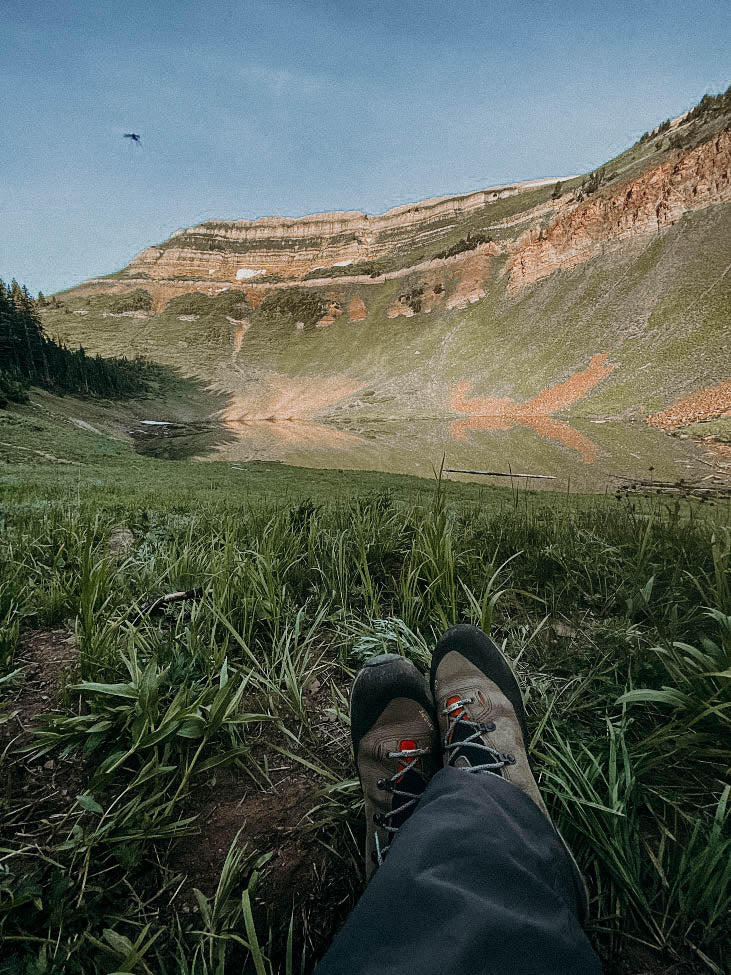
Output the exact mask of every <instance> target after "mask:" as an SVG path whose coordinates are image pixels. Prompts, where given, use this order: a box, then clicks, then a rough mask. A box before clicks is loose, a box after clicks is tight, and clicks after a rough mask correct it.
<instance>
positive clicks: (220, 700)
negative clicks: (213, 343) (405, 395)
mask: <svg viewBox="0 0 731 975" xmlns="http://www.w3.org/2000/svg"><path fill="white" fill-rule="evenodd" d="M105 463H106V462H105ZM139 464H140V467H139V468H137V469H135V470H132V471H130V472H129V473H128V475H127V477H126V479H125V477H124V476H123V475H121V473H120V470H121V468H120V469H114V467H113V464H111V465H110V467H111V473H110V475H109V478H108V480H107V481H106V482H105V481H103V480H101V481H100V480H99V477H101V473H100V472H101V469H102V467H103V465H100V466H99V468H98V469H97V470H94V471H87V470H84V472H83V474H82V475H79V473H78V472H71V476H70V477H68V478H67V479H64V477H63V476H62V478H61V479H59V480H58V481H57V482H56V484H55V486H54V484H53V482H52V474H53V473H54V472H55V473H59V472H58V468H53V469H52V468H49V472H50V473H48V474H44V467H43V465H42V464H39V465H34V466H32V467H28V468H27V473H28V474H29V477H28V478H27V479H26V480H25V482H24V484H23V485H22V487H21V486H20V485H19V484H18V482H17V480H16V479H14V478H13V476H12V472H10V471H8V473H7V474H6V475H5V476H4V478H3V486H2V492H1V493H0V525H2V532H3V537H4V558H3V560H2V561H1V562H0V660H1V662H2V663H1V666H0V695H2V697H1V698H0V700H2V702H3V704H2V711H0V721H4V724H3V726H2V728H3V729H4V730H5V731H7V732H8V734H7V735H6V736H5V738H4V745H3V750H2V752H0V754H1V755H2V759H1V761H2V765H0V775H1V777H2V781H3V783H4V788H3V791H2V799H1V800H0V823H1V824H2V825H0V835H2V837H3V839H2V843H0V846H1V847H2V850H1V852H0V938H2V939H3V940H4V945H5V948H4V955H3V960H2V962H0V971H2V972H14V973H15V972H18V973H20V972H22V973H28V975H30V973H34V975H35V973H36V972H47V973H56V972H59V973H60V972H64V973H66V972H68V973H76V972H78V973H82V972H83V973H92V972H93V973H102V972H109V971H130V972H155V973H157V972H171V973H172V972H189V973H201V975H202V973H213V972H216V973H225V972H229V971H230V972H234V971H236V972H238V971H252V972H256V973H257V975H258V973H260V972H290V971H299V970H300V964H302V965H303V966H304V969H305V970H308V969H309V968H310V967H311V966H312V963H313V962H314V960H315V959H316V957H317V956H318V954H320V953H321V952H322V951H323V950H324V948H325V947H326V945H327V942H328V939H329V938H330V937H331V935H332V933H333V929H334V928H335V927H336V926H337V924H338V923H339V922H340V921H341V920H342V917H343V913H344V911H345V910H346V909H347V907H348V906H349V905H350V904H352V903H353V901H354V899H355V898H356V897H357V895H358V893H359V891H360V889H361V888H362V883H363V879H362V872H361V871H362V867H361V863H360V855H359V850H358V846H359V841H358V837H359V833H360V831H361V830H362V825H361V819H360V817H361V803H360V797H359V794H358V790H357V785H356V783H355V782H354V780H353V769H352V767H351V765H350V757H349V749H348V724H347V705H346V693H347V687H348V685H349V683H350V680H351V678H352V675H353V673H354V672H355V670H356V669H357V667H358V666H359V665H360V662H361V660H362V659H363V658H364V656H366V655H367V654H369V653H372V652H379V651H382V650H394V649H396V650H397V651H398V652H401V653H404V654H406V655H409V656H411V657H412V658H413V659H414V660H415V662H416V663H417V665H419V666H421V667H425V666H426V664H427V661H428V648H429V647H430V646H432V645H433V643H434V640H435V639H436V638H437V637H438V635H439V633H440V632H441V631H442V630H443V629H444V627H445V626H447V625H449V624H451V623H453V622H455V621H458V620H464V621H472V622H475V623H477V624H479V625H481V626H483V627H484V628H485V629H487V630H490V631H491V632H492V635H493V637H494V638H495V639H496V640H497V641H498V642H499V643H500V644H501V645H502V646H503V647H504V649H505V652H506V653H507V654H508V656H509V657H510V658H511V660H512V661H513V663H514V666H515V667H516V669H517V670H518V672H519V674H520V677H521V679H522V682H523V686H524V687H525V688H526V691H527V709H528V714H529V723H530V731H531V735H532V740H531V751H532V754H533V757H534V759H535V762H536V767H537V769H538V773H539V776H540V784H541V788H542V790H543V792H544V795H545V796H546V800H547V802H548V804H549V806H550V808H551V810H552V813H553V815H554V817H555V819H556V822H557V824H558V825H559V827H560V828H561V830H562V832H563V833H564V835H565V836H566V838H567V839H568V841H569V842H570V844H571V845H572V847H573V848H574V850H575V852H576V855H577V858H578V860H579V862H580V864H581V866H582V869H583V870H584V871H585V873H586V875H587V877H588V881H589V885H590V890H591V896H592V911H591V915H592V922H591V927H590V932H591V936H592V938H593V939H594V941H595V943H596V945H597V947H598V949H599V950H600V952H601V953H602V955H603V957H604V958H605V960H606V962H607V965H608V970H609V971H618V970H619V968H618V966H619V965H620V963H621V961H622V959H625V960H627V958H628V957H631V956H632V955H633V952H635V951H636V946H637V945H638V944H639V945H647V946H651V948H652V949H654V950H655V951H656V952H657V953H658V954H657V957H658V958H665V959H666V960H671V961H677V962H678V963H681V962H682V964H684V965H685V966H686V967H685V968H681V969H679V970H684V971H687V972H690V971H699V972H700V971H703V972H712V973H720V972H723V971H725V970H727V966H728V964H729V961H730V960H731V959H730V958H729V956H728V953H727V947H728V941H727V939H726V937H725V934H726V933H727V930H726V928H725V922H726V917H727V911H728V907H729V880H730V879H731V876H730V871H729V866H728V864H729V862H730V860H729V853H731V840H730V839H729V836H728V831H727V825H728V796H729V789H728V786H726V785H724V780H725V777H726V775H727V769H728V766H729V760H730V759H731V755H730V754H729V749H728V742H729V732H730V731H731V728H729V715H731V699H730V697H729V665H730V664H731V660H730V659H729V658H730V656H731V619H730V615H729V614H731V597H730V594H729V587H728V561H729V546H730V542H729V533H728V529H726V528H725V527H724V524H723V518H722V512H719V511H718V510H717V509H713V508H703V509H697V508H696V507H694V506H691V505H686V504H684V503H677V504H673V505H667V504H665V503H663V502H661V501H659V500H654V501H650V500H646V501H643V500H642V499H637V500H635V501H634V502H629V501H626V500H625V501H622V502H618V501H615V500H614V499H606V498H598V499H597V498H595V499H589V498H577V499H576V500H573V499H566V498H565V497H564V496H552V495H549V496H544V497H540V498H538V497H534V496H531V495H523V494H511V493H510V492H500V491H493V492H483V493H482V494H480V493H478V490H477V489H476V488H474V487H472V486H462V485H459V486H458V485H450V486H449V493H447V490H446V486H444V485H442V486H441V487H440V486H438V485H437V486H436V487H430V488H428V489H427V490H426V491H425V490H424V482H415V483H416V484H417V485H419V483H420V489H419V491H418V492H417V490H416V488H414V487H413V486H412V487H411V488H409V483H410V479H406V478H404V479H394V480H392V481H391V480H389V479H388V478H387V477H384V476H381V477H380V480H372V481H368V479H367V478H366V479H365V480H364V479H363V478H361V477H360V476H359V477H357V478H356V477H354V476H350V478H348V476H347V475H342V480H341V483H342V484H343V485H345V483H346V482H347V481H348V480H349V481H350V489H349V490H343V491H342V492H341V493H340V494H339V496H338V495H337V494H334V493H333V491H334V483H333V481H332V480H331V479H330V478H331V477H332V473H331V472H309V480H305V479H304V477H302V476H299V477H298V475H297V473H296V472H295V473H294V476H293V477H292V478H291V479H289V480H288V479H287V477H286V475H287V473H288V471H287V469H286V468H280V472H281V475H284V476H283V477H282V479H280V475H278V474H277V472H276V467H277V465H270V468H269V470H268V471H267V470H266V465H261V467H260V469H259V471H258V474H256V473H255V471H254V470H253V469H252V470H251V471H250V472H249V473H248V474H247V475H246V478H247V481H248V482H249V486H250V489H249V490H248V491H247V493H246V494H245V495H244V494H241V493H237V492H235V491H232V490H231V485H232V484H233V483H234V482H233V478H232V477H230V475H226V477H224V474H223V472H222V471H221V472H219V473H211V472H205V473H203V472H202V471H201V468H204V467H205V468H208V467H212V468H218V467H219V466H222V465H201V464H198V465H195V464H193V465H190V464H189V465H182V464H181V465H172V464H171V465H168V467H169V468H170V469H171V471H172V472H171V474H170V475H169V477H168V479H165V478H164V476H163V469H164V467H165V465H164V464H162V463H158V462H154V461H150V460H146V459H139ZM46 466H48V465H46ZM65 470H66V469H64V472H63V475H64V476H65ZM153 472H154V473H153ZM74 474H75V477H76V482H77V487H76V490H75V491H74V490H73V489H72V481H73V476H74ZM257 477H258V482H259V487H258V490H255V489H254V487H253V485H254V483H255V482H256V480H257ZM374 477H375V476H374ZM201 478H204V479H205V478H211V479H212V480H211V481H210V482H209V488H208V490H203V489H202V487H203V483H204V481H202V480H200V479H201ZM227 478H230V479H227ZM115 480H116V481H117V490H116V491H115V490H109V489H110V488H111V487H112V482H113V481H115ZM318 480H319V482H320V490H319V492H318V491H317V490H316V488H317V484H318ZM144 482H148V484H149V482H152V485H151V486H144ZM389 483H391V484H392V485H393V487H394V490H393V491H388V490H384V488H386V487H387V485H388V484H389ZM374 488H375V489H376V490H373V489H374ZM478 499H481V500H480V503H476V502H477V501H478ZM120 529H123V530H124V532H126V533H127V541H126V542H125V545H124V546H123V548H122V549H121V550H120V549H119V548H118V547H117V548H115V545H114V543H113V538H114V537H115V534H117V535H118V533H119V531H120ZM193 587H201V596H200V598H199V599H197V600H193V601H190V602H184V603H180V604H173V605H171V607H170V608H169V609H168V610H166V611H165V612H164V613H163V614H161V615H157V616H150V615H148V614H146V613H145V612H144V611H142V607H143V605H144V603H145V601H146V600H148V599H149V598H151V597H154V596H156V595H159V594H160V593H162V592H169V591H174V590H178V589H180V590H184V589H190V588H193ZM51 628H56V629H58V628H62V629H63V632H64V633H71V634H72V635H73V639H72V641H71V642H72V645H73V646H74V647H75V657H74V660H73V661H72V662H71V663H70V664H69V666H68V667H67V668H66V669H65V670H63V671H61V672H60V673H56V675H55V677H54V681H55V683H54V686H53V687H52V688H51V689H50V691H49V694H50V701H49V702H48V703H47V704H44V705H42V711H43V713H42V714H39V715H38V716H37V717H35V718H34V717H32V716H31V717H28V714H27V709H28V701H29V699H30V697H32V695H33V693H34V691H33V687H34V684H33V679H35V678H33V679H32V675H33V673H34V672H33V670H32V667H33V657H32V648H33V646H34V645H35V644H34V640H35V639H36V635H37V634H39V633H41V634H43V633H47V632H48V631H49V629H51ZM56 639H58V637H56ZM29 696H30V697H29ZM14 711H19V718H20V721H21V724H20V725H18V724H17V720H16V719H15V718H13V713H14ZM49 763H50V764H49ZM47 766H48V767H47ZM29 770H30V771H29ZM298 783H305V785H304V786H303V787H302V797H301V799H300V801H299V804H298V806H297V808H296V814H294V815H292V817H291V819H290V820H289V821H288V822H287V824H286V826H287V829H286V830H285V831H284V832H283V833H280V834H278V835H279V836H280V839H278V840H276V841H274V840H272V838H271V836H269V837H268V839H267V840H266V841H262V839H261V837H262V833H261V831H257V829H256V828H255V825H254V822H253V819H252V814H251V809H252V807H251V805H247V806H246V808H247V809H249V816H248V818H247V817H246V816H244V815H243V813H242V819H241V821H239V820H236V821H235V830H234V831H233V832H232V833H230V834H226V841H225V843H224V842H222V844H221V845H222V846H223V852H222V853H221V855H220V857H219V859H218V860H217V861H216V863H215V869H214V868H213V867H211V868H210V870H209V872H208V873H207V874H205V875H201V876H200V877H198V875H197V874H196V863H197V860H198V859H199V858H200V857H201V856H203V855H204V853H203V848H198V847H195V842H196V833H197V832H199V833H201V834H202V837H203V839H202V840H201V842H214V840H213V839H212V838H211V833H210V830H211V826H210V823H211V822H213V824H214V826H215V824H216V822H217V816H220V815H221V813H220V809H221V808H222V805H223V807H225V803H226V801H229V802H230V798H231V797H230V795H229V794H228V793H235V794H237V795H242V794H243V795H244V798H245V800H246V802H247V803H251V802H258V801H261V802H263V803H265V804H266V805H265V807H264V808H265V810H267V811H270V812H271V814H274V812H275V810H276V809H277V807H278V806H279V805H280V804H281V803H282V802H284V801H285V800H286V797H287V796H291V795H293V794H294V792H295V791H296V788H297V787H298ZM61 785H63V786H64V788H61ZM222 785H225V788H226V790H227V791H226V794H225V796H223V795H222V793H221V792H220V788H221V786H222ZM22 786H26V787H27V788H26V791H23V789H22ZM217 789H218V790H219V791H218V792H216V790H217ZM64 793H66V794H64ZM208 795H211V796H213V797H214V798H215V797H216V796H217V797H218V798H217V800H216V802H214V801H213V800H211V802H210V803H209V804H206V802H207V801H206V800H205V797H206V796H208ZM226 808H228V807H226ZM287 830H288V831H287ZM290 835H294V836H296V837H297V838H298V839H297V842H299V843H306V844H310V845H307V846H305V848H304V852H302V850H301V851H300V854H299V855H300V856H301V857H303V858H305V859H307V860H308V862H309V860H310V859H312V858H314V859H315V860H317V858H318V857H322V856H325V857H327V860H326V869H325V868H323V875H322V877H321V881H320V886H319V887H318V886H317V884H315V894H314V896H313V897H312V898H308V897H307V896H306V891H305V890H303V889H299V888H297V889H295V890H294V891H293V893H294V897H292V896H291V894H292V892H291V891H290V890H289V889H287V890H286V893H285V895H281V894H277V890H279V887H278V886H277V884H278V877H280V874H281V871H282V870H283V869H284V867H283V864H282V861H281V858H279V857H278V849H279V845H278V844H280V843H284V842H286V837H287V836H290ZM186 844H193V850H194V851H195V850H197V852H196V853H195V855H194V856H192V857H191V859H190V860H189V861H184V860H183V861H181V855H180V852H179V851H180V850H181V849H183V850H185V849H190V847H189V846H186ZM318 862H319V861H318ZM191 874H192V876H191ZM282 883H283V884H285V883H286V881H282ZM295 887H296V885H295ZM330 889H335V890H336V891H340V892H341V893H338V898H339V900H340V901H343V902H344V903H342V904H341V905H340V907H339V908H336V907H335V902H334V901H333V900H332V899H330V900H328V890H330ZM343 891H344V893H342V892H343Z"/></svg>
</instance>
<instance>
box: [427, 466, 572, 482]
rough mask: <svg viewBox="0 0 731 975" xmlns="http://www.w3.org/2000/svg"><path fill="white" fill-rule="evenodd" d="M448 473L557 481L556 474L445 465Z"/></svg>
mask: <svg viewBox="0 0 731 975" xmlns="http://www.w3.org/2000/svg"><path fill="white" fill-rule="evenodd" d="M444 470H445V472H446V473H447V474H482V475H483V476H484V477H540V478H541V479H542V480H544V481H555V480H556V475H555V474H513V473H511V472H508V473H507V474H504V473H502V472H500V471H463V470H462V469H461V468H459V467H445V468H444Z"/></svg>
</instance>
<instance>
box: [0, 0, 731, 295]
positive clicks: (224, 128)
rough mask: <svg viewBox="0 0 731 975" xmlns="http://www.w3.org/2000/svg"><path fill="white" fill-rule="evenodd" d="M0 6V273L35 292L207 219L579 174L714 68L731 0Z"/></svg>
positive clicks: (15, 2)
mask: <svg viewBox="0 0 731 975" xmlns="http://www.w3.org/2000/svg"><path fill="white" fill-rule="evenodd" d="M0 9H2V24H3V53H2V57H1V58H0V109H1V117H2V120H3V121H2V125H1V126H0V190H1V192H0V277H3V278H5V279H6V280H8V279H10V278H11V277H16V278H17V279H18V280H20V281H21V282H25V283H26V284H27V285H28V287H29V288H30V289H31V291H33V292H36V291H37V290H38V289H39V288H40V289H42V290H43V291H45V292H46V293H50V292H51V291H54V290H57V289H60V288H64V287H69V286H70V285H72V284H75V283H78V282H79V281H81V280H82V279H84V278H87V277H91V276H93V275H95V274H103V273H108V272H110V271H114V270H116V269H118V268H120V267H122V266H123V265H124V264H126V263H127V262H128V261H129V260H130V259H131V258H132V257H133V256H134V255H135V254H136V253H138V252H139V251H140V250H142V249H143V248H144V247H146V246H149V245H150V244H154V243H159V242H160V241H162V240H164V239H165V238H166V237H168V236H169V235H170V233H172V231H174V230H176V229H177V228H179V227H181V226H189V225H191V224H194V223H197V222H200V221H201V220H204V219H208V218H232V219H236V218H244V217H256V216H263V215H269V214H285V215H292V216H297V215H301V214H305V213H313V212H316V211H319V210H349V209H359V210H365V211H366V212H369V213H377V212H381V211H383V210H386V209H388V208H389V207H391V206H395V205H397V204H399V203H405V202H409V201H412V200H418V199H422V198H424V197H428V196H435V195H442V194H445V193H452V192H466V191H468V190H471V189H477V188H479V187H482V186H488V185H490V184H492V183H500V182H509V181H513V180H519V179H530V178H533V177H540V176H554V175H555V176H559V175H568V174H573V173H579V172H584V171H588V170H589V169H592V168H594V167H595V166H598V165H599V164H601V163H602V162H604V161H605V160H606V159H607V158H609V157H611V156H612V155H613V154H615V153H616V152H619V151H620V150H622V149H623V148H625V147H626V146H627V145H628V144H630V143H631V142H632V141H634V140H635V139H636V138H637V137H638V136H639V135H640V134H641V133H642V132H643V131H644V130H645V129H647V128H649V127H651V126H652V125H653V124H656V123H657V122H660V121H662V120H663V119H664V118H666V117H668V116H671V115H677V114H679V113H680V112H682V111H684V110H685V109H687V108H689V107H690V106H691V105H692V104H694V103H695V102H696V101H698V100H699V98H700V97H701V96H702V95H703V94H704V93H705V92H706V91H712V92H716V91H720V90H723V89H725V88H726V86H727V85H728V82H729V58H728V49H729V47H728V41H729V36H731V3H729V2H728V0H684V2H677V0H603V2H602V0H552V2H547V0H520V2H514V0H500V2H496V0H438V2H437V0H361V2H358V3H356V2H351V0H296V2H295V0H238V2H232V0H145V2H139V0H125V2H123V3H120V2H119V0H114V2H109V0H63V2H60V0H34V2H32V3H28V0H3V4H2V7H1V8H0ZM129 131H134V132H139V133H141V135H142V140H143V148H142V149H140V148H139V147H137V146H135V145H133V144H132V143H131V142H129V140H125V139H123V138H122V134H123V133H124V132H129Z"/></svg>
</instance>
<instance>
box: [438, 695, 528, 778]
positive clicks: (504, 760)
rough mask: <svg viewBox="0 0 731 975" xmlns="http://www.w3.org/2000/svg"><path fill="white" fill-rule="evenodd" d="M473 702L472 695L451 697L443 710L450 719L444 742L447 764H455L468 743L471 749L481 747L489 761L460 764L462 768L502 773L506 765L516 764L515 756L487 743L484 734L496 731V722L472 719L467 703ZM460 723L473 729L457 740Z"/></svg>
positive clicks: (470, 770)
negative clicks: (466, 706)
mask: <svg viewBox="0 0 731 975" xmlns="http://www.w3.org/2000/svg"><path fill="white" fill-rule="evenodd" d="M472 702H473V699H472V698H471V697H450V698H449V700H448V701H447V706H446V707H445V708H443V710H442V714H446V715H447V720H448V727H447V733H446V735H445V736H444V742H443V744H444V751H445V752H446V753H447V755H448V759H447V764H448V765H452V766H454V765H455V764H456V761H457V759H458V758H459V749H463V748H464V747H465V745H467V746H468V747H469V748H470V749H472V748H474V749H479V751H480V752H481V753H483V754H484V757H485V758H486V759H487V758H489V761H485V762H483V763H482V764H480V765H472V764H470V765H465V766H459V767H460V768H462V769H463V770H464V771H465V772H495V773H497V774H498V775H500V774H501V771H502V769H503V768H505V766H506V765H515V756H514V755H508V754H506V753H504V752H498V751H496V750H495V749H494V748H490V746H489V745H486V744H485V741H484V739H483V737H482V736H483V735H484V734H486V733H489V732H491V731H494V730H495V723H494V722H493V721H471V720H470V719H469V718H468V717H467V712H466V711H465V705H467V704H472ZM458 725H461V726H466V727H467V728H472V729H473V730H472V733H471V734H469V735H467V737H466V738H460V739H458V740H457V741H455V740H454V733H455V730H456V728H457V726H458Z"/></svg>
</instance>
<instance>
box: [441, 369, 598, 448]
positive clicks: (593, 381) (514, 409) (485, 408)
mask: <svg viewBox="0 0 731 975" xmlns="http://www.w3.org/2000/svg"><path fill="white" fill-rule="evenodd" d="M608 355H609V353H607V352H603V353H600V354H598V355H595V356H592V359H591V362H590V363H589V365H588V367H587V368H586V369H582V370H580V371H579V372H575V373H573V374H572V375H571V376H569V378H568V379H567V380H565V381H564V382H562V383H556V384H555V385H553V386H548V387H547V388H546V389H544V390H542V391H541V392H540V393H538V394H537V395H536V396H532V397H531V398H530V399H527V400H525V401H524V402H523V403H516V402H515V400H514V399H511V398H510V397H509V396H504V397H491V396H472V397H471V396H470V395H469V394H470V391H471V389H472V383H471V382H470V380H463V381H462V382H460V383H457V385H456V386H454V387H453V389H452V391H451V393H450V396H449V406H450V409H452V410H454V411H455V412H456V413H463V414H466V415H465V417H464V419H461V420H456V421H455V422H454V423H453V424H452V425H451V426H450V428H449V432H450V435H451V436H452V437H454V438H455V440H460V441H465V440H466V439H467V432H468V431H470V430H509V429H510V428H511V427H513V426H526V427H530V428H531V429H532V430H535V432H536V433H537V434H539V436H541V437H544V438H545V439H546V440H553V441H556V442H557V443H560V444H563V445H564V446H565V447H569V448H571V449H572V450H576V451H577V452H578V453H579V454H580V455H581V459H582V460H583V461H584V463H586V464H593V463H594V462H595V461H596V459H597V457H598V456H599V448H598V447H597V445H596V444H595V443H594V442H593V441H592V440H590V439H589V437H587V436H585V435H584V434H583V433H581V432H580V431H578V430H575V429H574V428H573V427H571V426H569V424H568V423H564V422H563V421H561V420H557V419H555V418H554V417H553V415H552V414H554V413H556V412H558V411H559V410H562V409H566V408H567V407H569V406H571V405H572V404H573V403H576V402H577V401H578V400H580V399H583V398H584V397H585V396H587V395H588V393H589V392H590V391H591V390H592V389H593V388H594V387H595V386H596V385H598V384H599V383H600V382H601V381H602V380H603V379H605V378H606V377H607V376H608V375H609V374H610V373H611V372H612V371H613V370H614V369H615V368H616V366H614V365H611V364H610V365H607V364H606V360H607V358H608Z"/></svg>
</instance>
